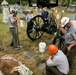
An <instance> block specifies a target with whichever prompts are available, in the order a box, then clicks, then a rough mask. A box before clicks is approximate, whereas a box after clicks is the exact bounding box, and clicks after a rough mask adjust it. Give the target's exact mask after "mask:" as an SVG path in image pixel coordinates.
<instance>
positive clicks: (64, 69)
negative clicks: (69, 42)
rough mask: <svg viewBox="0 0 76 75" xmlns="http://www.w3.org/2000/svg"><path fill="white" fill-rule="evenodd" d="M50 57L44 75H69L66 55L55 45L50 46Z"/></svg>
mask: <svg viewBox="0 0 76 75" xmlns="http://www.w3.org/2000/svg"><path fill="white" fill-rule="evenodd" d="M48 50H49V52H50V54H51V55H50V56H49V58H48V60H47V61H46V72H45V73H44V72H43V74H44V75H67V74H68V73H69V63H68V59H67V57H66V55H65V54H64V53H63V52H62V51H61V50H59V49H58V47H57V46H56V45H54V44H50V45H49V46H48Z"/></svg>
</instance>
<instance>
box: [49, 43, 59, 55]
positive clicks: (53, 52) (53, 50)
mask: <svg viewBox="0 0 76 75" xmlns="http://www.w3.org/2000/svg"><path fill="white" fill-rule="evenodd" d="M48 50H49V51H50V53H51V54H55V53H56V52H57V51H58V47H57V46H56V45H53V44H51V45H49V46H48Z"/></svg>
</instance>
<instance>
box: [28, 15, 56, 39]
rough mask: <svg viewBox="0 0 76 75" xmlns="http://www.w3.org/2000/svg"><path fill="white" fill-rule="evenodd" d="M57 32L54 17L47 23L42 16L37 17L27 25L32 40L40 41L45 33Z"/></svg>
mask: <svg viewBox="0 0 76 75" xmlns="http://www.w3.org/2000/svg"><path fill="white" fill-rule="evenodd" d="M56 31H57V26H56V22H55V20H54V19H53V18H52V17H51V18H50V19H48V22H46V21H45V20H44V18H43V16H42V15H36V16H34V17H33V18H32V19H31V20H30V21H29V22H28V23H27V35H28V37H29V38H30V39H31V40H37V39H39V38H40V37H41V36H42V35H43V33H44V32H46V33H48V34H54V32H56Z"/></svg>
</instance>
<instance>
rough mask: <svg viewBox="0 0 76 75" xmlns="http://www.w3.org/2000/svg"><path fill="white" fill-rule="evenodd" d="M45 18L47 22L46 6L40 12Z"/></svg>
mask: <svg viewBox="0 0 76 75" xmlns="http://www.w3.org/2000/svg"><path fill="white" fill-rule="evenodd" d="M41 15H42V16H43V18H44V20H45V22H48V18H49V12H48V11H47V10H46V7H44V8H43V11H42V14H41Z"/></svg>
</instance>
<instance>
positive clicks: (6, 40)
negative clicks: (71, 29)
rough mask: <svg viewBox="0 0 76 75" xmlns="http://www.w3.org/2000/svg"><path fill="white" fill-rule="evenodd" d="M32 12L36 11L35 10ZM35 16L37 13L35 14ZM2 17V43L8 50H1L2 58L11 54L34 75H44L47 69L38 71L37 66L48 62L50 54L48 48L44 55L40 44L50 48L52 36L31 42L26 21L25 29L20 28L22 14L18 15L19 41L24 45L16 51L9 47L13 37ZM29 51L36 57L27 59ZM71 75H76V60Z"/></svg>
mask: <svg viewBox="0 0 76 75" xmlns="http://www.w3.org/2000/svg"><path fill="white" fill-rule="evenodd" d="M62 9H63V8H62ZM62 9H60V8H58V13H61V10H62ZM32 10H33V11H35V10H34V9H32ZM64 10H65V11H64V16H67V15H68V14H70V13H69V12H67V11H66V9H64ZM34 14H37V13H36V12H34ZM2 17H3V14H2V13H0V41H2V43H3V45H4V46H6V50H0V57H2V56H3V55H5V54H11V55H12V56H13V57H14V58H16V59H17V60H19V61H21V62H22V63H24V64H25V65H26V66H27V67H28V68H29V69H30V70H32V71H33V73H34V74H33V75H42V71H43V70H45V69H43V70H40V69H38V68H37V64H38V63H39V62H40V61H41V60H47V58H48V57H49V55H50V54H49V52H48V50H47V47H46V50H45V52H44V53H40V52H39V42H41V41H43V42H46V45H47V46H48V45H49V44H50V43H51V37H52V35H49V34H47V33H44V35H43V36H42V37H41V38H40V39H38V40H36V41H32V40H30V39H29V38H28V36H27V33H26V22H25V21H24V27H23V28H21V27H20V17H22V14H20V13H18V18H19V19H18V24H19V32H20V33H19V40H20V44H22V45H23V48H22V49H20V50H19V51H15V50H14V49H13V47H10V46H9V44H10V41H11V38H12V37H11V34H10V31H9V28H8V24H5V23H3V22H2ZM29 50H31V51H34V52H35V54H36V56H35V57H33V58H29V57H27V56H26V54H25V52H26V51H29ZM69 75H76V59H75V61H74V67H73V69H72V70H70V73H69Z"/></svg>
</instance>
